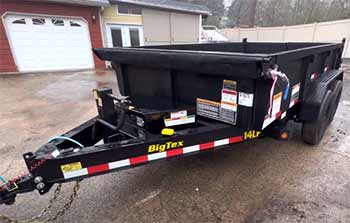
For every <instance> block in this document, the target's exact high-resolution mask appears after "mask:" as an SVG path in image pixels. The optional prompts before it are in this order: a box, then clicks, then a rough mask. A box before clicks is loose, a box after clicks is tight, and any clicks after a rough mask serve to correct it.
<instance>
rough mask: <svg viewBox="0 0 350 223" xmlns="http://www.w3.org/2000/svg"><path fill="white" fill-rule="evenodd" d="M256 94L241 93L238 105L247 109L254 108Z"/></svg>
mask: <svg viewBox="0 0 350 223" xmlns="http://www.w3.org/2000/svg"><path fill="white" fill-rule="evenodd" d="M253 103H254V94H247V93H244V92H239V97H238V104H239V105H242V106H246V107H253Z"/></svg>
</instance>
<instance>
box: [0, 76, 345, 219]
mask: <svg viewBox="0 0 350 223" xmlns="http://www.w3.org/2000/svg"><path fill="white" fill-rule="evenodd" d="M104 85H109V86H115V79H114V76H113V75H111V74H110V73H108V74H107V75H102V76H101V74H96V73H95V72H73V73H51V74H28V75H12V76H11V75H7V76H0V175H4V176H6V177H8V178H11V177H15V176H17V175H18V174H20V173H21V172H23V170H25V169H26V168H25V165H24V161H23V160H22V158H21V156H22V154H23V153H25V152H29V151H34V150H36V148H37V147H38V146H40V145H41V144H43V143H45V142H46V140H47V139H49V138H51V137H53V136H56V135H60V134H61V133H63V132H65V131H67V130H69V129H71V128H73V127H75V126H77V125H79V124H80V123H82V122H84V121H86V120H88V119H89V118H91V117H93V116H94V115H96V108H95V102H94V99H93V96H92V92H91V90H92V89H93V88H96V87H99V86H104ZM349 87H350V81H348V80H346V81H345V92H344V94H343V97H342V100H341V103H340V106H339V110H338V113H337V115H336V118H335V121H334V122H333V123H332V125H331V127H330V128H329V130H328V131H327V133H326V136H325V138H324V140H323V142H322V143H321V144H320V145H319V146H317V147H310V146H307V145H305V144H303V143H302V142H301V138H300V127H301V126H300V125H299V124H291V125H290V128H291V129H292V132H293V134H292V137H291V139H290V141H288V142H280V141H275V140H273V139H268V138H266V139H262V140H257V141H252V142H249V143H245V144H241V145H235V146H232V147H231V148H228V149H226V150H223V151H216V152H209V153H205V154H202V155H199V156H192V157H187V158H183V159H175V160H171V161H160V162H157V163H154V164H151V165H146V166H143V167H138V168H134V169H130V170H125V171H121V172H116V173H112V174H108V175H104V176H100V177H95V178H91V179H87V180H84V181H83V182H82V183H81V191H80V193H79V196H78V198H77V200H76V201H75V203H74V204H73V207H72V209H71V210H70V211H69V212H68V213H67V214H66V215H64V216H63V217H61V218H59V220H58V221H57V222H71V223H73V222H99V223H100V222H101V223H104V222H115V223H117V222H118V223H119V222H195V223H198V222H234V223H236V222H237V223H239V222H246V223H253V222H256V223H257V222H259V223H277V222H278V223H283V222H324V223H326V222H327V223H328V222H332V223H333V222H338V223H341V222H342V223H346V222H350V143H349V139H350V129H349V126H350V116H349V114H350V88H349ZM71 188H72V185H71V184H68V185H64V193H63V195H62V197H61V199H60V201H59V203H58V204H56V205H55V206H54V209H53V211H52V212H53V213H55V211H57V209H59V208H60V206H61V205H62V204H63V203H64V202H65V201H66V200H67V199H68V196H69V194H70V191H71ZM51 196H52V191H51V192H50V193H49V194H47V195H44V196H40V195H39V194H38V193H36V192H35V193H30V194H24V195H20V196H19V197H18V199H17V202H16V204H15V205H13V206H0V214H6V215H10V216H13V217H17V218H21V219H25V218H28V217H31V216H33V215H35V214H37V213H38V212H40V210H41V209H42V208H43V207H44V206H45V205H46V204H47V202H48V200H49V198H50V197H51ZM53 213H49V216H50V215H52V214H53Z"/></svg>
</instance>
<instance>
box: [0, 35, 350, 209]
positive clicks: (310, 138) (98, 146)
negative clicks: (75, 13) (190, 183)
mask: <svg viewBox="0 0 350 223" xmlns="http://www.w3.org/2000/svg"><path fill="white" fill-rule="evenodd" d="M343 47H344V41H343V42H342V43H253V42H247V41H246V40H244V41H243V42H241V43H216V44H194V45H170V46H151V47H140V48H113V49H94V53H95V54H96V55H97V56H98V57H99V58H100V59H101V60H104V61H110V62H111V64H112V67H113V69H114V70H115V72H116V75H117V80H118V85H119V89H120V93H121V95H123V96H116V95H119V94H116V93H115V94H114V93H113V92H112V90H111V89H107V88H104V89H95V90H93V94H94V97H95V99H96V105H97V110H98V116H97V117H95V118H93V119H91V120H89V121H87V122H86V123H83V124H82V125H80V126H78V127H77V128H75V129H73V130H71V131H69V132H67V133H65V134H63V135H61V136H58V137H55V138H53V139H52V140H50V142H48V143H47V144H45V145H43V146H42V147H41V148H39V149H38V150H37V151H36V152H34V153H26V154H24V155H23V157H24V160H25V162H26V165H27V167H28V173H27V174H24V175H21V176H19V177H17V178H16V179H13V180H10V181H5V182H4V184H3V185H2V186H1V188H0V203H5V204H12V203H14V201H15V197H16V195H17V194H19V193H24V192H29V191H34V190H37V191H38V192H39V193H40V194H45V193H46V192H48V191H49V190H50V189H51V187H52V186H53V185H54V184H57V183H64V182H70V181H77V180H82V179H84V178H88V177H92V176H97V175H100V174H106V173H109V172H112V171H119V170H123V169H126V168H132V167H136V166H140V165H144V164H148V163H150V162H154V161H158V160H163V159H170V158H173V157H181V156H188V155H194V154H198V153H202V152H207V151H212V150H216V149H223V148H226V147H228V146H230V145H231V144H236V143H243V142H245V141H248V140H253V139H258V138H261V137H265V136H268V137H273V138H276V139H280V140H286V139H288V129H287V127H286V123H287V122H288V121H290V120H293V121H295V122H300V123H303V125H302V130H301V132H302V133H301V134H302V138H303V140H304V141H305V142H306V143H308V144H311V145H315V144H318V143H319V142H320V140H321V139H322V137H323V135H324V132H325V130H326V128H327V126H328V125H329V124H330V122H331V121H332V120H333V118H334V115H335V113H336V110H337V106H338V103H339V100H340V96H341V92H342V87H343V82H342V80H343V72H342V71H340V70H338V69H339V67H340V64H341V56H342V51H343ZM82 112H83V111H82ZM101 141H102V143H101ZM230 148H234V147H233V146H230Z"/></svg>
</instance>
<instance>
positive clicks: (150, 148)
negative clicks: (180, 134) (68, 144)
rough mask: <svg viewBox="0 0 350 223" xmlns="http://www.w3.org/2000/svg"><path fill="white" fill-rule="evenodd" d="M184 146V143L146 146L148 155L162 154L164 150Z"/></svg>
mask: <svg viewBox="0 0 350 223" xmlns="http://www.w3.org/2000/svg"><path fill="white" fill-rule="evenodd" d="M183 146H184V141H178V142H166V143H164V144H154V145H149V146H148V153H155V152H164V151H165V150H169V149H175V148H179V147H183Z"/></svg>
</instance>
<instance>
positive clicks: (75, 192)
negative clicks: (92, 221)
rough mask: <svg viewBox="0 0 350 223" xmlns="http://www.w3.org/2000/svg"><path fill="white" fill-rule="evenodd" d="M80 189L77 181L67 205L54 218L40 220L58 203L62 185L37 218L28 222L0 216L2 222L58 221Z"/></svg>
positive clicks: (27, 221) (41, 222) (35, 222)
mask: <svg viewBox="0 0 350 223" xmlns="http://www.w3.org/2000/svg"><path fill="white" fill-rule="evenodd" d="M79 189H80V185H79V181H76V184H75V185H74V187H73V192H72V194H71V195H70V197H69V200H68V202H67V203H65V204H64V205H63V207H62V209H61V210H60V211H58V212H57V213H56V214H55V215H54V216H53V217H50V218H47V219H45V220H39V219H40V218H42V217H43V216H44V215H45V214H46V213H47V211H48V210H49V209H51V208H52V205H53V204H54V203H55V202H56V201H57V198H58V197H59V195H60V194H61V190H62V184H59V185H58V186H57V188H56V189H55V192H54V195H53V197H52V198H51V199H50V201H49V204H48V205H47V206H46V207H45V208H44V209H43V210H42V211H41V212H40V214H38V215H37V216H34V217H32V218H31V219H28V220H18V219H14V218H11V217H8V216H4V215H1V214H0V222H7V223H49V222H53V221H55V220H57V218H58V217H61V216H63V215H64V214H65V213H66V211H67V210H69V208H70V207H71V206H72V204H73V202H74V200H75V198H76V197H77V195H78V191H79Z"/></svg>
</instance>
